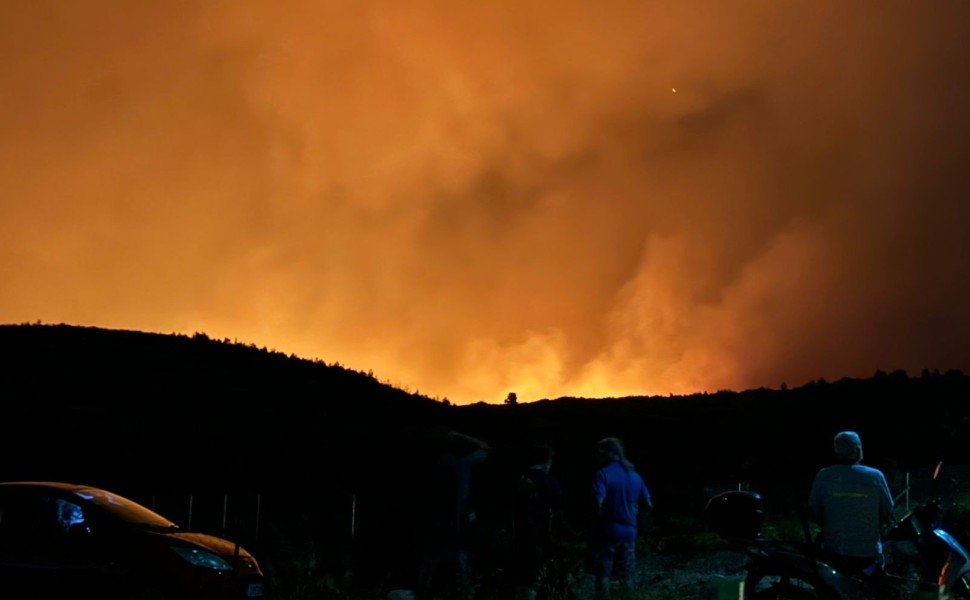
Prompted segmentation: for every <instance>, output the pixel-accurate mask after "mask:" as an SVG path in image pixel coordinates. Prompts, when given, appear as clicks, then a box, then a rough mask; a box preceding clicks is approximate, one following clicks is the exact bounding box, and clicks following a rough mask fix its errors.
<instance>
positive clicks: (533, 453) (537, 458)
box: [525, 443, 553, 470]
mask: <svg viewBox="0 0 970 600" xmlns="http://www.w3.org/2000/svg"><path fill="white" fill-rule="evenodd" d="M552 457H553V451H552V447H551V446H549V445H548V444H544V443H537V444H532V445H531V446H530V447H529V449H528V450H527V451H526V460H525V462H526V463H527V464H526V466H528V467H541V468H543V469H545V470H549V468H550V467H551V466H552Z"/></svg>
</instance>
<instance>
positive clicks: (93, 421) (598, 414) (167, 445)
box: [0, 324, 970, 598]
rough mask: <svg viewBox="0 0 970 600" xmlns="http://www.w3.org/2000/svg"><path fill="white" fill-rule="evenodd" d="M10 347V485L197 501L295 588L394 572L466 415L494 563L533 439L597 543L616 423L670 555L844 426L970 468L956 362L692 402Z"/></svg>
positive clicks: (59, 331) (86, 338)
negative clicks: (603, 470)
mask: <svg viewBox="0 0 970 600" xmlns="http://www.w3.org/2000/svg"><path fill="white" fill-rule="evenodd" d="M0 349H2V350H0V410H2V418H0V452H2V457H3V460H2V461H0V480H23V479H32V480H62V481H74V482H79V483H87V484H90V485H96V486H101V487H105V488H108V489H112V490H115V491H117V492H119V493H122V494H125V495H128V496H130V497H132V498H133V499H136V500H139V501H142V502H144V503H146V504H147V503H148V499H149V498H150V499H151V501H152V502H155V501H158V502H159V505H158V506H159V507H161V506H162V505H163V504H162V503H163V501H170V502H172V504H171V506H172V507H173V508H172V510H173V511H176V512H178V511H181V510H183V508H184V505H185V503H184V502H183V501H181V500H178V498H183V499H184V498H185V497H189V496H191V497H193V498H195V499H197V504H196V506H197V507H198V508H197V509H196V510H197V511H198V513H197V515H196V516H195V517H194V518H195V519H196V521H195V522H196V523H197V524H199V527H202V526H203V524H206V523H207V524H208V525H207V526H208V527H209V528H210V529H220V528H221V529H222V531H215V533H222V532H225V533H227V534H228V535H236V536H237V537H238V538H239V539H241V541H242V542H243V543H244V544H245V545H247V546H249V547H251V549H253V550H254V552H255V554H256V555H257V558H259V559H261V561H262V563H263V564H264V567H265V568H266V570H267V573H268V575H269V576H270V580H269V584H270V586H269V590H270V593H271V595H272V596H271V597H276V598H284V597H288V598H299V597H312V596H313V594H316V595H321V594H323V595H328V596H330V597H337V596H340V595H343V596H348V595H351V596H352V595H354V594H360V593H362V592H359V590H360V589H364V588H366V587H367V586H371V588H369V589H371V590H378V589H380V588H381V586H386V585H388V582H387V581H386V580H385V579H384V574H385V573H386V571H387V563H388V562H389V561H390V560H391V559H392V558H393V557H392V556H389V555H390V554H391V553H392V552H393V548H394V547H395V546H394V544H393V543H392V542H393V540H391V539H390V537H391V536H392V535H393V532H394V530H395V523H394V522H395V520H399V519H402V518H406V515H400V514H398V513H396V512H395V507H399V506H400V504H399V500H400V498H399V494H400V493H401V491H402V490H404V489H406V488H407V486H408V481H407V477H408V472H409V464H410V461H412V460H413V458H414V457H415V456H416V455H415V451H416V448H418V447H420V445H421V442H422V440H424V439H426V438H427V436H429V435H432V434H433V433H434V432H437V431H441V430H443V429H448V428H450V429H455V430H458V431H461V432H463V433H466V434H469V435H472V436H476V437H478V438H480V439H482V440H484V441H486V442H487V443H488V444H489V445H490V446H491V447H492V449H493V451H492V454H491V456H490V458H489V460H488V461H487V462H486V463H485V464H484V465H482V467H480V468H479V471H478V472H476V477H477V479H476V480H475V485H476V487H475V495H474V501H475V502H476V509H477V511H478V513H479V514H480V515H481V519H480V520H479V523H478V525H477V536H478V537H477V538H476V540H477V543H478V544H479V546H478V547H479V549H480V550H481V552H479V557H480V563H479V564H480V565H487V566H489V567H490V569H489V570H487V571H484V570H483V571H482V572H488V573H495V572H500V568H501V566H502V556H503V542H502V538H501V532H502V527H503V524H504V519H505V518H506V513H505V511H504V508H503V507H504V506H506V501H507V499H508V491H509V489H510V488H509V476H510V474H511V473H514V472H515V469H516V468H517V467H518V465H519V456H520V451H521V450H522V449H523V448H524V446H525V445H526V444H528V443H529V442H531V441H535V440H543V441H546V442H548V443H550V444H552V445H553V447H554V448H555V450H556V459H555V463H554V467H553V473H554V474H555V475H556V476H557V477H558V478H559V479H560V480H561V482H562V484H563V487H564V489H565V491H566V506H565V510H564V518H563V520H562V521H563V523H564V527H563V529H562V530H560V534H561V536H562V540H563V547H570V545H572V546H574V547H575V546H579V545H581V543H582V533H583V530H584V519H585V515H586V509H587V504H586V500H587V496H586V495H587V492H588V481H589V476H590V474H591V472H592V468H593V464H592V455H591V450H592V447H593V444H594V443H595V442H596V440H598V439H600V438H602V437H605V436H617V437H620V438H622V439H624V440H625V441H626V444H627V452H628V456H629V458H630V459H631V460H632V461H633V462H634V463H635V464H636V465H637V467H638V469H639V470H640V471H641V472H642V473H643V475H644V477H645V479H646V480H647V483H648V486H649V487H650V488H651V490H652V491H653V493H654V496H655V504H656V510H655V513H654V516H653V521H652V523H651V525H650V526H649V530H648V535H647V536H645V538H646V540H647V542H645V543H649V544H651V546H650V548H649V549H648V550H649V551H652V552H661V553H663V552H667V553H672V552H678V551H683V552H691V551H696V550H698V549H701V550H703V549H705V548H704V547H703V546H704V544H705V543H706V542H705V540H707V541H708V542H710V539H711V538H710V536H708V535H707V534H706V532H705V530H704V525H703V521H702V511H703V507H704V503H705V502H706V499H707V498H708V497H709V496H710V495H711V494H712V493H714V492H715V491H719V490H721V489H725V488H729V487H736V486H738V485H749V486H750V487H752V488H753V489H756V490H758V491H760V492H761V493H762V495H763V497H764V498H765V502H766V509H767V510H768V516H769V521H771V520H772V519H773V518H775V519H777V520H778V521H779V522H780V521H783V520H784V519H789V518H791V517H792V516H793V515H795V514H796V512H797V510H798V508H799V507H800V505H801V502H802V500H803V499H804V496H805V494H806V492H807V488H808V485H809V484H810V481H811V477H812V476H813V475H814V473H815V471H816V470H817V469H818V468H819V467H820V466H822V465H823V464H826V463H827V462H828V460H829V452H830V441H831V438H832V435H833V434H834V433H835V432H836V431H839V430H842V429H854V430H857V431H859V432H860V434H861V435H862V438H863V440H864V443H865V452H866V462H867V463H868V464H871V465H874V466H877V467H880V468H882V469H884V470H885V471H886V472H887V475H889V476H890V479H891V480H894V479H895V480H897V481H898V480H899V478H900V477H902V476H903V474H904V473H907V472H911V471H915V470H918V469H923V468H926V467H928V466H931V465H932V464H933V463H935V462H936V461H938V460H942V461H944V462H945V463H948V464H968V463H970V445H968V444H967V440H968V439H970V436H968V433H970V411H968V410H967V406H968V399H970V394H968V392H970V377H968V376H966V375H964V374H963V373H962V372H960V371H956V370H948V371H943V372H940V371H936V370H930V369H927V370H925V371H923V372H922V373H920V374H916V375H914V376H911V375H910V374H907V373H905V372H902V371H891V372H883V371H879V372H876V373H875V374H874V375H873V376H872V377H870V378H867V379H849V378H846V379H841V380H838V381H833V382H826V381H823V380H817V381H812V382H808V383H806V384H804V385H800V386H792V387H788V386H784V385H782V386H781V387H780V388H779V389H767V388H761V389H754V390H746V391H740V392H729V391H724V392H718V393H712V394H697V395H691V396H677V397H674V396H670V397H632V398H607V399H582V398H558V399H554V400H543V401H539V402H533V403H519V402H517V401H516V398H515V395H514V392H512V393H510V394H509V396H508V398H506V399H505V402H501V401H500V399H497V400H498V402H497V403H496V404H485V403H479V404H475V405H471V406H452V405H451V404H450V403H448V402H446V401H438V400H435V399H432V398H428V397H425V396H422V395H419V394H416V393H409V392H405V391H402V390H400V389H395V388H393V387H391V386H389V385H386V384H384V383H382V382H380V381H378V380H377V379H376V378H375V377H374V376H373V375H372V374H369V373H361V372H358V371H354V370H351V369H347V368H344V367H342V366H340V365H339V364H326V363H323V362H320V361H308V360H303V359H300V358H298V357H295V356H287V355H285V354H282V353H279V352H275V351H270V350H266V349H265V348H256V347H254V346H252V345H245V344H240V343H236V342H232V341H230V340H213V339H210V338H209V337H208V336H206V335H205V334H202V333H198V334H196V335H194V336H184V335H174V334H173V335H160V334H149V333H143V332H134V331H115V330H105V329H98V328H88V327H75V326H68V325H40V324H37V325H7V326H0ZM510 399H511V400H510ZM894 491H898V489H897V490H894ZM220 498H221V499H222V502H220V501H219V499H220ZM206 502H208V504H209V505H210V506H212V507H215V508H211V509H210V510H209V512H210V514H209V515H208V516H206V515H205V514H204V510H203V508H202V507H203V505H205V503H206ZM176 506H178V507H179V508H177V509H176V508H174V507H176ZM229 506H231V507H232V508H231V509H227V507H229ZM254 507H255V508H254ZM219 510H221V511H222V513H221V515H222V520H221V522H220V519H219V515H218V514H215V513H218V511H219ZM160 511H161V508H160ZM163 512H164V511H163ZM227 514H228V515H229V518H228V519H227V518H226V515H227ZM166 516H170V517H172V518H175V519H176V520H179V521H181V522H182V523H183V524H185V518H184V517H182V516H181V515H180V514H175V515H173V514H171V512H169V513H168V514H167V515H166ZM711 543H712V544H713V542H711ZM571 556H574V555H571ZM483 577H485V580H483V581H482V582H481V584H482V585H488V584H489V582H488V581H487V576H483ZM492 583H493V584H494V585H495V586H498V585H499V584H498V583H496V582H492ZM301 586H302V587H301ZM304 588H305V589H304ZM353 590H358V591H357V592H355V591H353ZM301 594H303V595H302V596H301ZM375 594H376V592H375Z"/></svg>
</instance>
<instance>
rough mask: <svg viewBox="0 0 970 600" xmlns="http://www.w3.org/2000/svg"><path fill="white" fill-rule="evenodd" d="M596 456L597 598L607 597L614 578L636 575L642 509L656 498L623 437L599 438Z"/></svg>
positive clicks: (592, 562)
mask: <svg viewBox="0 0 970 600" xmlns="http://www.w3.org/2000/svg"><path fill="white" fill-rule="evenodd" d="M596 458H597V462H598V466H599V469H598V470H597V471H596V473H595V474H594V475H593V486H592V494H593V501H594V510H595V515H594V519H593V529H592V536H591V540H590V548H589V549H590V557H589V569H590V571H591V572H592V574H593V575H594V576H595V578H596V595H597V597H598V598H606V597H609V593H610V580H611V579H612V578H613V577H616V578H618V579H619V580H620V582H621V583H623V584H624V585H629V584H630V582H631V581H632V579H633V577H634V575H635V574H636V539H637V533H638V528H639V517H640V510H641V509H643V508H645V509H652V508H653V501H652V499H651V497H650V492H649V490H648V489H647V486H646V484H645V483H644V481H643V478H642V477H641V476H640V474H639V473H637V472H636V470H635V469H634V466H633V464H632V463H631V462H630V461H628V460H627V459H626V457H625V456H624V453H623V444H622V442H621V441H620V440H618V439H617V438H604V439H602V440H600V441H599V442H598V443H597V445H596Z"/></svg>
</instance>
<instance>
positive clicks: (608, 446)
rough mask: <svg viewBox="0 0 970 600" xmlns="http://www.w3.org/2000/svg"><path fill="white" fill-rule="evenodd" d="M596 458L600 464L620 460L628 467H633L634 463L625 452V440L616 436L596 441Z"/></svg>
mask: <svg viewBox="0 0 970 600" xmlns="http://www.w3.org/2000/svg"><path fill="white" fill-rule="evenodd" d="M596 458H597V460H598V461H599V462H600V464H604V465H608V464H610V463H612V462H618V463H620V464H621V465H623V466H624V467H625V468H627V469H632V468H633V464H632V463H630V461H628V460H627V459H626V456H625V455H624V453H623V442H621V441H620V440H619V439H618V438H615V437H608V438H603V439H601V440H600V441H598V442H597V443H596Z"/></svg>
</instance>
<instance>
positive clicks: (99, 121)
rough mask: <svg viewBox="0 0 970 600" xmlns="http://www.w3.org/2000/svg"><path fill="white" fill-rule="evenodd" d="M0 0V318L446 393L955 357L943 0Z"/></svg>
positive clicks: (967, 361)
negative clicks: (214, 341)
mask: <svg viewBox="0 0 970 600" xmlns="http://www.w3.org/2000/svg"><path fill="white" fill-rule="evenodd" d="M182 9H183V10H180V11H172V10H170V9H169V8H168V7H162V6H158V7H151V6H136V5H134V4H132V3H128V2H122V1H121V0H97V1H96V2H95V3H94V4H91V3H85V5H84V7H80V6H79V7H74V6H70V5H66V4H64V5H57V6H54V5H50V6H46V5H39V4H37V3H33V4H31V3H26V4H25V3H8V5H7V6H3V7H2V8H0V32H2V36H0V40H3V41H2V42H0V44H2V45H3V49H4V51H5V52H4V56H5V60H4V63H3V64H2V65H0V85H2V88H0V89H3V90H4V94H3V95H0V132H2V133H3V135H2V136H0V183H2V184H3V189H4V200H3V201H2V202H0V322H8V323H17V322H34V321H37V320H41V321H43V322H48V323H59V322H63V323H70V324H78V325H95V326H102V327H108V328H119V329H134V330H140V331H155V332H162V333H170V332H178V333H186V334H192V333H194V332H196V331H202V332H205V333H207V334H208V335H210V336H211V337H214V338H218V339H222V338H229V339H238V340H240V341H242V342H244V343H254V344H256V345H257V346H266V347H268V348H273V349H276V350H279V351H281V352H285V353H287V354H290V353H292V354H296V355H298V356H301V357H305V358H310V359H314V358H315V359H319V360H323V361H325V362H328V363H333V362H339V363H341V364H344V365H347V366H349V367H351V368H354V369H358V370H363V371H368V370H372V371H373V372H374V373H375V375H376V376H377V377H378V378H379V379H381V380H383V381H388V382H391V383H393V384H394V385H397V386H399V387H403V388H406V389H410V390H412V391H418V392H420V393H422V394H425V395H428V396H431V397H439V398H448V399H449V400H451V401H452V402H456V403H470V402H477V401H480V400H483V401H487V402H501V401H502V400H503V399H504V398H505V397H506V396H507V394H508V393H509V392H516V393H517V395H518V397H519V398H520V400H522V401H530V400H534V399H538V398H553V397H560V396H585V397H612V396H628V395H667V394H671V393H672V394H689V393H695V392H700V391H716V390H720V389H732V390H743V389H750V388H755V387H761V386H767V387H775V386H779V385H780V384H782V383H787V384H789V385H799V384H802V383H805V382H807V381H811V380H813V379H817V378H819V377H825V378H838V377H842V376H868V375H871V374H872V373H873V372H874V371H875V370H876V369H883V370H893V369H898V368H901V369H906V370H908V371H910V372H918V371H919V370H921V369H922V368H924V367H925V368H968V367H970V346H968V344H966V342H965V340H966V338H967V334H968V332H970V314H968V313H967V311H966V309H965V307H966V306H968V305H970V283H968V281H970V279H968V278H967V277H966V273H967V272H970V264H968V263H970V248H968V247H967V246H968V245H970V241H968V237H967V236H966V235H965V232H964V231H963V230H964V225H963V224H964V223H966V222H967V221H968V217H970V203H968V202H966V198H967V190H970V187H968V183H967V182H968V176H967V172H966V160H965V159H966V157H967V156H970V117H968V114H967V111H966V110H965V107H966V98H967V94H968V91H967V90H968V89H970V49H968V47H967V44H966V42H965V40H966V39H968V37H970V31H968V27H970V4H967V3H951V4H946V5H940V6H937V7H935V8H934V10H933V11H927V10H925V9H923V8H921V7H918V6H913V5H910V4H908V3H904V2H898V3H896V2H892V3H890V4H888V5H887V6H885V7H883V9H882V10H880V11H878V12H874V11H870V10H867V9H866V7H863V6H854V5H848V4H832V5H825V6H819V5H818V4H816V3H807V2H806V3H799V2H795V3H786V4H778V5H772V6H770V7H766V6H765V5H764V4H763V3H754V2H752V3H746V2H743V3H742V4H740V5H738V4H732V5H730V6H728V5H726V4H724V3H721V2H716V1H714V0H691V1H688V2H682V3H677V4H676V5H674V4H671V3H650V2H645V3H636V4H629V3H618V4H613V5H609V6H599V5H598V6H596V7H595V8H594V7H592V6H590V5H589V4H588V3H584V2H579V1H578V0H566V1H565V2H562V3H559V4H557V7H556V10H555V11H550V10H549V8H548V5H547V4H545V3H541V2H533V1H528V0H527V1H525V2H523V1H521V0H517V1H515V2H512V1H511V0H508V1H506V0H500V1H499V2H498V3H487V4H481V3H454V2H444V1H443V0H418V1H417V2H415V3H407V4H406V5H404V4H400V3H389V2H383V1H378V0H374V1H370V0H365V1H362V2H356V3H352V4H347V3H343V2H306V1H305V0H283V3H282V4H279V3H276V4H273V5H272V6H270V5H265V6H262V5H247V4H244V3H234V2H223V1H221V0H208V1H206V2H202V3H196V4H193V5H192V6H184V7H182Z"/></svg>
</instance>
